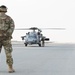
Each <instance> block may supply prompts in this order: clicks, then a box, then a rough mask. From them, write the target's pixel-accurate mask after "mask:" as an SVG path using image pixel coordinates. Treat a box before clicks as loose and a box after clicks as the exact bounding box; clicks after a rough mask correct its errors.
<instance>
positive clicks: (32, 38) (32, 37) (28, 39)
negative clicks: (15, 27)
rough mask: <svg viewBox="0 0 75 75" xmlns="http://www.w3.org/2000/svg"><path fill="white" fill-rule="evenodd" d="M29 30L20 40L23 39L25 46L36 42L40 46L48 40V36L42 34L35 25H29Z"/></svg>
mask: <svg viewBox="0 0 75 75" xmlns="http://www.w3.org/2000/svg"><path fill="white" fill-rule="evenodd" d="M29 30H32V32H28V33H26V35H25V36H22V37H21V38H22V40H24V44H25V46H27V45H32V44H38V45H39V46H40V47H41V46H44V45H45V44H44V43H45V41H49V38H46V37H45V36H43V34H42V33H41V32H42V31H41V29H39V28H37V27H31V28H29Z"/></svg>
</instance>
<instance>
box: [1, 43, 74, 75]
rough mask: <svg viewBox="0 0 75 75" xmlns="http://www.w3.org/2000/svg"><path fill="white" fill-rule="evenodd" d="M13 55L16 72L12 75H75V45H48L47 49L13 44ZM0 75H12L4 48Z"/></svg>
mask: <svg viewBox="0 0 75 75" xmlns="http://www.w3.org/2000/svg"><path fill="white" fill-rule="evenodd" d="M12 55H13V59H14V68H15V70H16V72H15V73H12V74H11V75H75V44H53V43H50V44H49V43H48V44H46V46H45V47H39V46H38V45H31V46H28V47H25V46H24V44H13V54H12ZM0 75H10V73H8V68H7V64H6V60H5V53H4V49H3V48H2V52H1V54H0Z"/></svg>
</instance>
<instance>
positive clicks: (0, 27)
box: [0, 14, 15, 65]
mask: <svg viewBox="0 0 75 75" xmlns="http://www.w3.org/2000/svg"><path fill="white" fill-rule="evenodd" d="M3 17H4V18H3ZM3 17H2V16H0V45H1V46H4V49H5V54H6V62H7V64H8V65H12V64H13V58H12V54H11V53H12V44H11V38H12V33H13V31H14V27H15V25H14V21H13V19H12V18H11V17H9V16H8V15H6V14H5V15H4V16H3Z"/></svg>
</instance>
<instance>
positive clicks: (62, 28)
mask: <svg viewBox="0 0 75 75" xmlns="http://www.w3.org/2000/svg"><path fill="white" fill-rule="evenodd" d="M41 29H45V30H66V29H65V28H41Z"/></svg>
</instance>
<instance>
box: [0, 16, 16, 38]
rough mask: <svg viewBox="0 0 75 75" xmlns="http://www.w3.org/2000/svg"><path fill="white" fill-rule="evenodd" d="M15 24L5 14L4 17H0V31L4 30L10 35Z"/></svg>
mask: <svg viewBox="0 0 75 75" xmlns="http://www.w3.org/2000/svg"><path fill="white" fill-rule="evenodd" d="M14 28H15V25H14V21H13V19H12V18H11V17H9V16H8V15H5V18H2V17H0V31H1V30H2V31H4V32H6V33H8V34H9V36H11V37H12V33H13V31H14Z"/></svg>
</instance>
